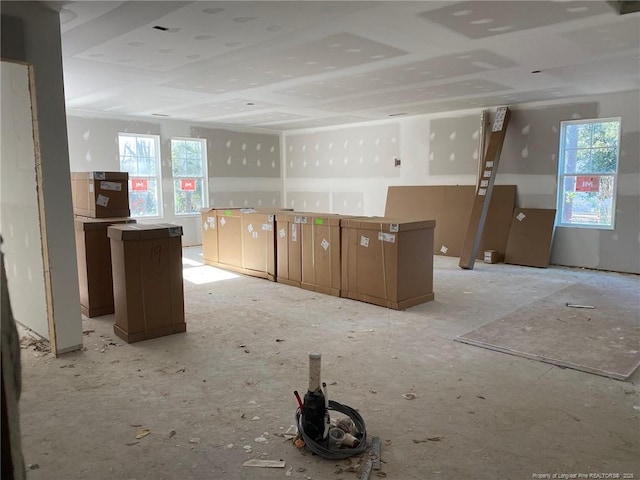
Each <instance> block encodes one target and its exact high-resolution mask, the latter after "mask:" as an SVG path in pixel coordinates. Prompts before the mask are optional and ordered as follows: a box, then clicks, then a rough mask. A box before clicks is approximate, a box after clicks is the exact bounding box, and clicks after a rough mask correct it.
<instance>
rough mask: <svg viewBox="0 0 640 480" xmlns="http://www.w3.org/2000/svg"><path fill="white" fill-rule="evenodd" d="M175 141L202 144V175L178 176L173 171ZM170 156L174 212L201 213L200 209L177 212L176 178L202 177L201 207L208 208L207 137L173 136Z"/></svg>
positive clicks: (183, 215) (175, 213) (170, 141)
mask: <svg viewBox="0 0 640 480" xmlns="http://www.w3.org/2000/svg"><path fill="white" fill-rule="evenodd" d="M174 141H183V142H199V143H200V144H201V145H202V157H201V159H200V160H201V162H202V177H198V176H194V175H189V176H176V175H174V172H173V142H174ZM169 156H170V159H171V186H172V190H173V214H174V215H175V216H176V217H181V218H182V217H193V216H197V215H200V211H199V210H198V211H197V212H190V213H178V212H177V202H176V194H177V193H178V192H177V190H176V182H175V181H176V179H180V178H196V179H199V178H202V198H203V202H202V205H201V206H200V208H201V209H202V208H207V207H208V206H209V171H208V168H207V167H208V163H209V162H208V157H207V140H206V139H205V138H194V137H171V138H170V139H169Z"/></svg>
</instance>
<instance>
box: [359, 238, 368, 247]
mask: <svg viewBox="0 0 640 480" xmlns="http://www.w3.org/2000/svg"><path fill="white" fill-rule="evenodd" d="M360 245H362V246H363V247H368V246H369V237H365V236H364V235H362V236H361V237H360Z"/></svg>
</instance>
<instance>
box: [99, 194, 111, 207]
mask: <svg viewBox="0 0 640 480" xmlns="http://www.w3.org/2000/svg"><path fill="white" fill-rule="evenodd" d="M96 205H100V206H101V207H106V206H107V205H109V197H107V196H106V195H102V194H98V199H97V200H96Z"/></svg>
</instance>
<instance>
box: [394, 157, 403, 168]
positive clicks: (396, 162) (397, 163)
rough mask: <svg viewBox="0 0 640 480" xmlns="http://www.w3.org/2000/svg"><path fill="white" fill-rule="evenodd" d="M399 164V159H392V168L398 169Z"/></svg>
mask: <svg viewBox="0 0 640 480" xmlns="http://www.w3.org/2000/svg"><path fill="white" fill-rule="evenodd" d="M400 163H401V160H400V159H399V158H394V159H393V166H394V167H399V166H400Z"/></svg>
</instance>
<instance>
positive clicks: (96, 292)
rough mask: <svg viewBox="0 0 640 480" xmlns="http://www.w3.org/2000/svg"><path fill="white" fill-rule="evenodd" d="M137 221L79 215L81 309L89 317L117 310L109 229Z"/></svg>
mask: <svg viewBox="0 0 640 480" xmlns="http://www.w3.org/2000/svg"><path fill="white" fill-rule="evenodd" d="M124 223H136V221H135V220H134V219H132V218H88V217H75V219H74V226H75V237H76V255H77V261H78V262H77V263H78V280H79V285H80V309H81V311H82V313H83V314H84V315H86V316H87V317H99V316H101V315H109V314H111V313H113V312H114V306H113V277H112V274H111V247H110V244H109V237H107V228H108V227H110V226H111V225H117V224H124Z"/></svg>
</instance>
